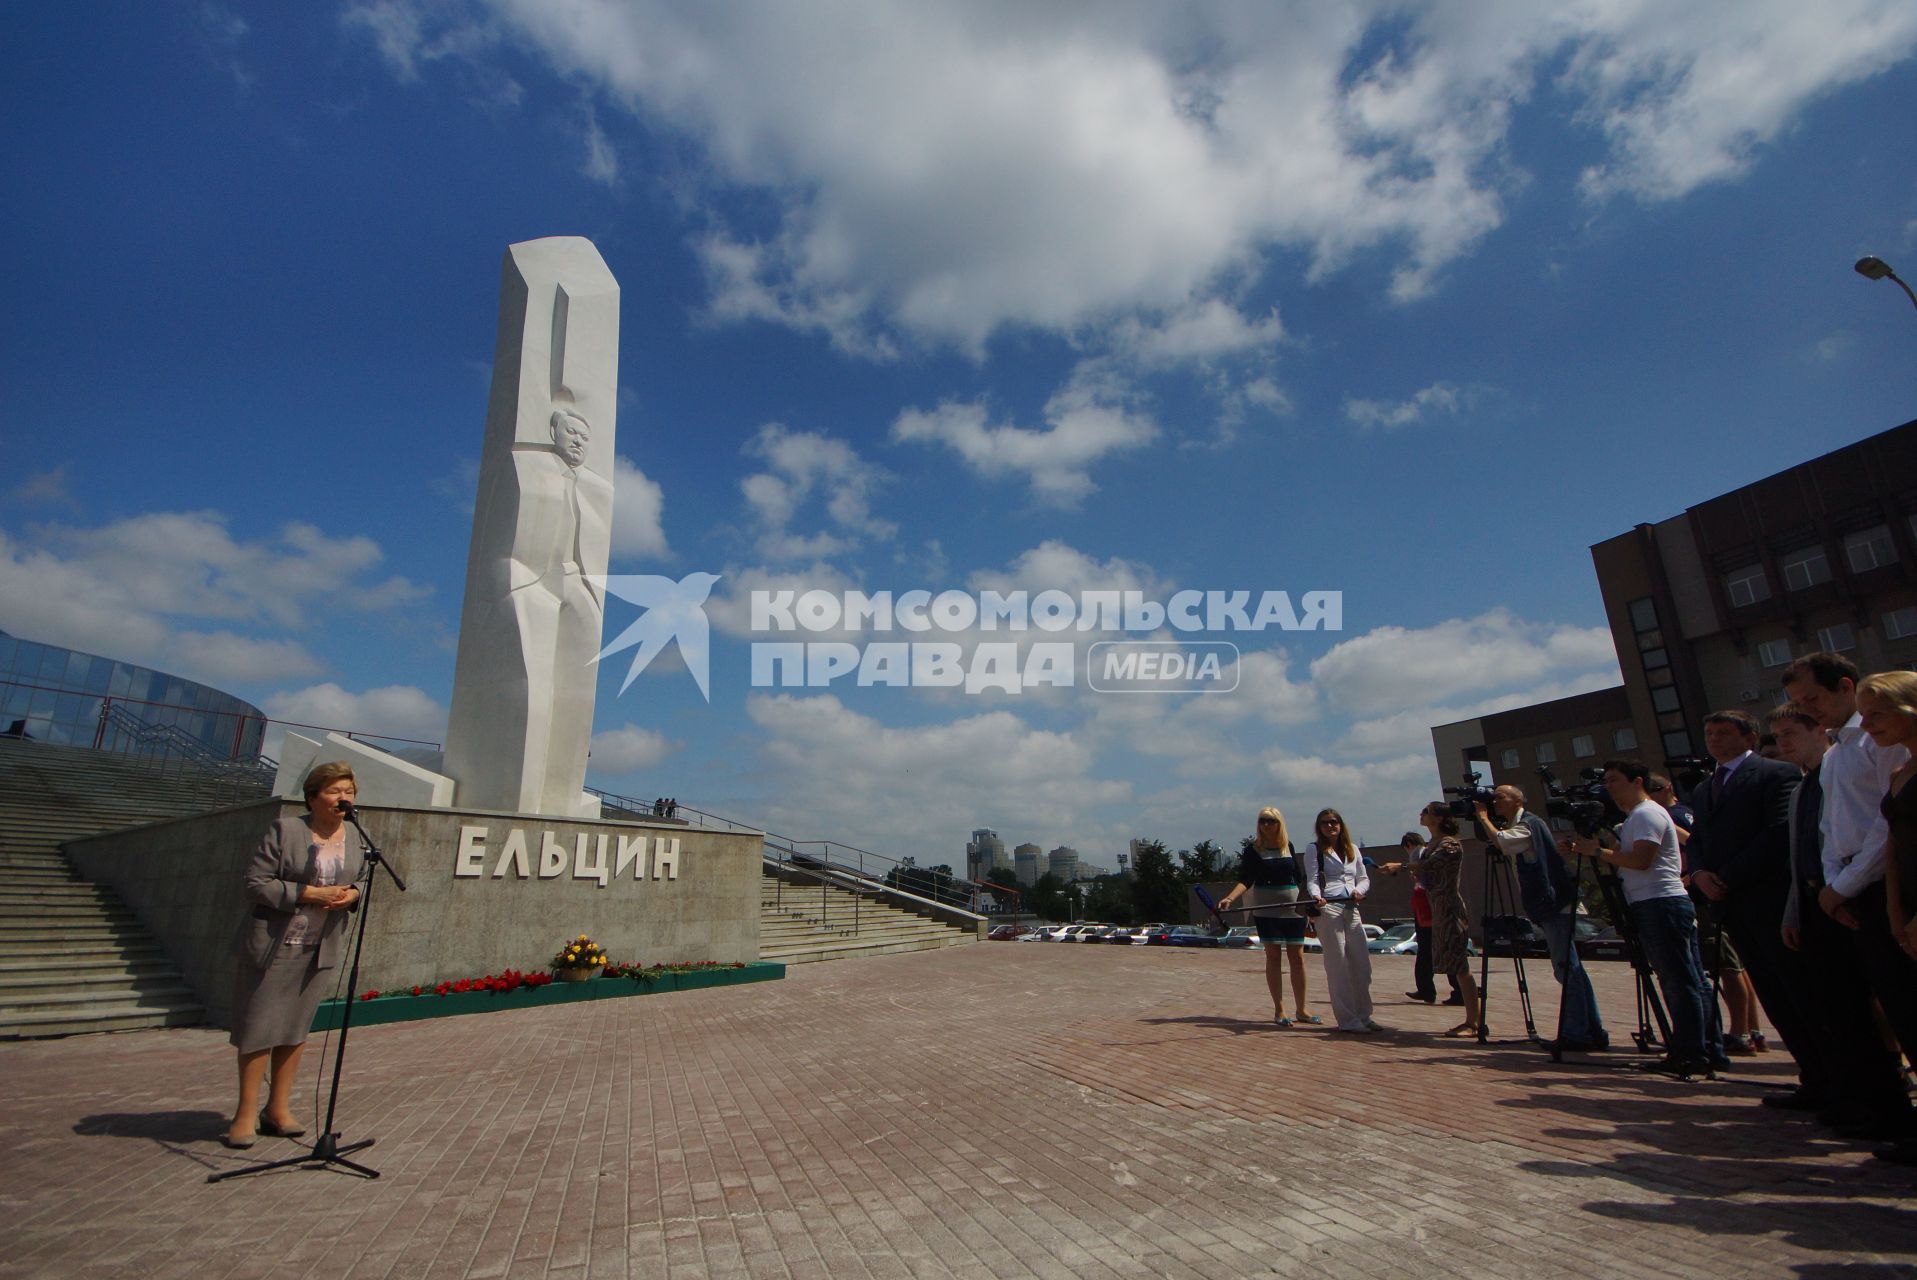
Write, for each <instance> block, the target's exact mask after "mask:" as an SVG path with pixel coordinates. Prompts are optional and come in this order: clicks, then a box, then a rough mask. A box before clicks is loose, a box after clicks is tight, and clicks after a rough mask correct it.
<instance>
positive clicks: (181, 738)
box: [94, 700, 279, 804]
mask: <svg viewBox="0 0 1917 1280" xmlns="http://www.w3.org/2000/svg"><path fill="white" fill-rule="evenodd" d="M109 729H111V730H113V733H112V734H111V735H109V733H108V730H109ZM109 736H110V737H111V739H112V741H113V743H114V744H115V745H113V746H108V745H106V744H107V742H108V739H109ZM123 742H124V743H127V744H130V745H129V746H127V747H122V746H120V745H119V744H120V743H123ZM94 745H95V748H96V749H97V750H102V751H106V752H108V753H109V754H114V755H120V756H125V757H129V758H134V759H137V760H139V761H140V762H141V763H142V764H144V765H146V766H147V767H149V768H151V769H152V770H153V771H154V772H156V773H157V774H159V775H160V776H161V777H164V778H174V779H176V780H177V781H179V782H180V783H182V784H184V785H186V786H188V787H190V788H192V792H193V794H194V795H195V796H197V797H199V798H201V799H204V800H208V801H211V802H213V803H216V804H217V803H221V802H230V801H240V800H250V799H254V798H256V797H257V796H259V795H261V794H262V793H264V794H271V792H272V789H273V779H274V776H275V775H276V773H277V772H278V769H279V766H278V765H277V764H276V763H275V762H274V761H272V760H270V759H268V758H267V757H265V756H259V757H257V758H255V759H252V760H232V759H228V758H226V757H223V756H221V755H220V754H219V753H217V752H215V751H213V750H212V749H211V748H209V747H208V746H207V745H206V744H205V743H203V742H201V741H200V740H199V739H198V738H195V737H194V736H193V735H192V734H190V733H187V732H185V731H184V730H182V729H180V728H179V727H178V726H177V725H170V724H169V725H157V724H149V723H147V722H146V721H145V720H142V719H140V718H139V717H138V716H136V715H134V714H133V713H132V712H130V711H128V710H127V709H126V708H125V707H123V706H119V705H116V704H114V703H113V702H112V701H111V700H109V701H107V702H104V703H102V704H101V707H100V723H99V729H98V731H97V732H96V733H95V735H94Z"/></svg>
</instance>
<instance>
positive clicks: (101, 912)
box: [0, 901, 137, 926]
mask: <svg viewBox="0 0 1917 1280" xmlns="http://www.w3.org/2000/svg"><path fill="white" fill-rule="evenodd" d="M35 921H39V922H42V923H46V924H54V923H58V924H62V925H66V924H87V923H90V922H93V921H100V922H103V923H118V922H122V921H124V922H128V923H137V921H136V918H135V917H134V914H133V913H132V912H131V911H128V910H127V909H126V908H125V907H124V906H121V905H119V904H118V902H112V903H106V902H86V901H77V902H36V903H34V904H32V905H31V906H25V905H20V906H15V907H13V908H12V909H9V910H0V926H4V925H8V924H18V923H32V922H35Z"/></svg>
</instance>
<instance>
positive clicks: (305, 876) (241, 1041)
mask: <svg viewBox="0 0 1917 1280" xmlns="http://www.w3.org/2000/svg"><path fill="white" fill-rule="evenodd" d="M345 846H346V862H345V865H344V867H343V868H342V870H341V872H340V879H339V883H340V884H357V883H358V882H359V879H360V876H361V874H362V872H363V871H364V870H365V867H366V855H365V850H364V849H363V848H362V847H361V844H360V838H359V832H358V831H357V830H356V829H354V828H353V827H351V826H350V825H349V826H348V827H347V828H346V841H345ZM318 854H319V843H318V841H317V840H316V839H315V838H314V836H313V831H312V828H310V827H308V826H307V825H306V819H304V818H281V819H279V820H278V821H276V822H274V824H273V825H272V826H271V827H269V828H268V829H267V832H266V835H265V836H263V837H262V838H261V840H260V844H259V847H258V848H257V849H255V850H254V851H253V856H252V858H251V859H249V860H248V862H247V864H246V899H247V901H248V903H250V904H251V910H250V911H248V913H247V915H246V918H245V919H244V920H242V921H241V922H240V929H239V934H238V936H237V937H236V938H235V939H234V951H235V952H236V954H237V956H238V966H237V972H236V973H235V974H234V978H233V1034H232V1036H231V1040H232V1042H233V1044H234V1046H235V1047H236V1048H238V1049H239V1051H240V1052H241V1053H256V1052H258V1051H259V1050H261V1049H273V1048H277V1047H279V1046H281V1045H296V1044H304V1043H305V1042H306V1033H307V1030H308V1029H309V1028H310V1027H311V1026H312V1025H313V1014H314V1013H315V1012H316V1011H317V1010H318V1009H319V1002H320V1000H321V999H322V998H323V997H324V996H325V995H326V993H327V991H328V989H329V988H330V987H331V986H332V985H333V982H334V980H335V978H336V976H337V975H336V973H335V972H334V971H336V970H337V969H338V967H339V962H340V957H341V954H342V952H343V950H344V948H345V942H346V929H347V920H348V918H349V917H350V916H351V915H352V914H353V913H354V912H357V911H358V910H359V904H358V903H355V904H354V905H353V906H352V907H350V908H348V909H347V910H345V911H329V912H327V913H326V914H325V915H324V916H323V917H321V926H320V931H319V942H318V945H316V946H292V947H288V946H283V945H282V943H284V941H285V939H286V930H287V926H288V925H290V924H292V923H293V917H294V915H295V914H296V913H297V911H298V907H299V898H300V890H301V889H303V888H305V887H306V886H307V885H309V884H313V883H316V881H315V876H316V875H317V869H316V863H317V861H318ZM308 941H309V942H310V941H311V937H310V935H309V937H308Z"/></svg>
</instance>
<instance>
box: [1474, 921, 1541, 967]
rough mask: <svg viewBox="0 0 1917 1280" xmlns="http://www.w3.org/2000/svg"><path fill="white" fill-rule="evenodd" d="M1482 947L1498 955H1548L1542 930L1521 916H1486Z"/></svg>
mask: <svg viewBox="0 0 1917 1280" xmlns="http://www.w3.org/2000/svg"><path fill="white" fill-rule="evenodd" d="M1484 927H1485V937H1484V949H1485V950H1486V951H1489V952H1490V953H1491V954H1492V955H1494V956H1498V957H1504V956H1510V955H1520V956H1525V957H1527V958H1529V957H1532V956H1548V955H1550V954H1551V949H1550V947H1548V946H1547V945H1545V941H1544V931H1543V930H1542V929H1540V928H1538V927H1537V926H1536V925H1534V924H1532V923H1531V922H1530V921H1529V920H1527V919H1525V918H1524V917H1523V916H1487V917H1486V918H1485V921H1484Z"/></svg>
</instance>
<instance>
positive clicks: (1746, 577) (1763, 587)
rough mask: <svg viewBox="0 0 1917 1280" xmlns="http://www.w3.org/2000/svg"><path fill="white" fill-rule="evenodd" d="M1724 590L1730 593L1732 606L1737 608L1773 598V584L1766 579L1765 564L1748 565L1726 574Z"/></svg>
mask: <svg viewBox="0 0 1917 1280" xmlns="http://www.w3.org/2000/svg"><path fill="white" fill-rule="evenodd" d="M1724 590H1725V591H1726V592H1728V593H1729V595H1730V597H1731V607H1732V608H1735V609H1742V608H1743V607H1744V606H1745V605H1747V604H1756V603H1757V602H1758V601H1759V600H1768V599H1770V598H1771V584H1770V583H1768V582H1766V581H1764V566H1763V565H1761V564H1753V565H1746V566H1745V567H1744V568H1742V569H1733V570H1731V572H1729V573H1727V574H1725V575H1724Z"/></svg>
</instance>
